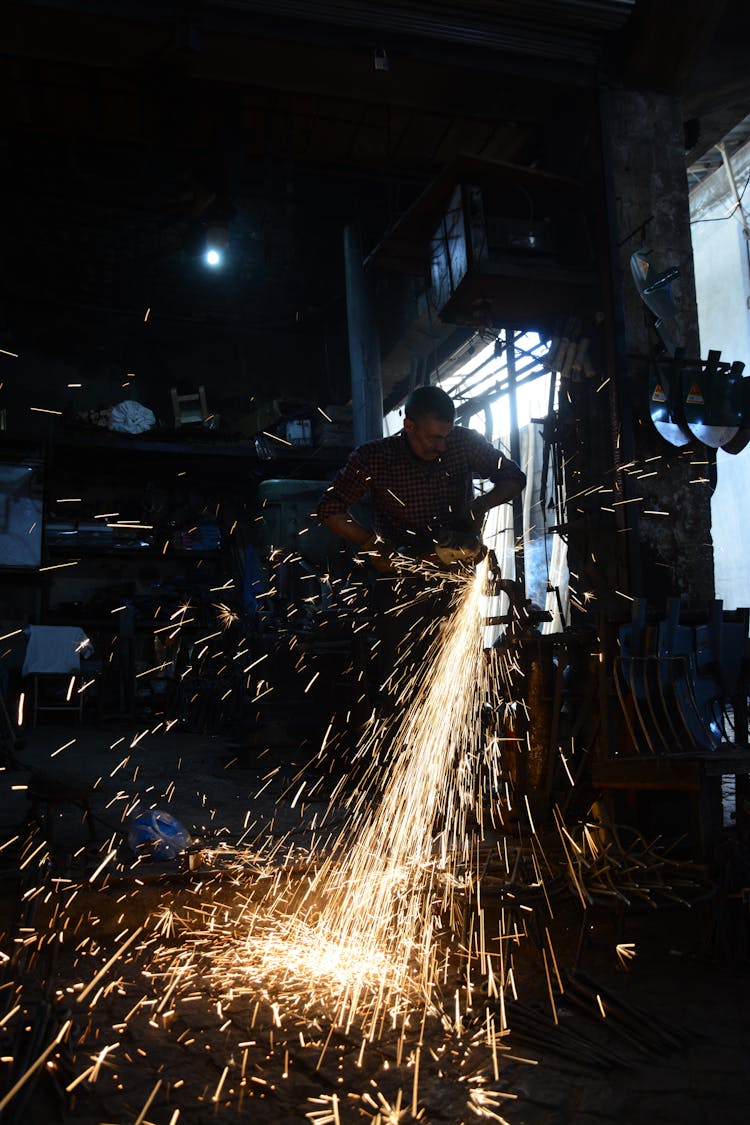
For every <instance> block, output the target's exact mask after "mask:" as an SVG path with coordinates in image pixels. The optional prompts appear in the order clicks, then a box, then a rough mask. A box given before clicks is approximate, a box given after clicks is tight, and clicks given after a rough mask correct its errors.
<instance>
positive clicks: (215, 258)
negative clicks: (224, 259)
mask: <svg viewBox="0 0 750 1125" xmlns="http://www.w3.org/2000/svg"><path fill="white" fill-rule="evenodd" d="M220 264H221V254H220V253H219V251H218V250H207V251H206V265H207V266H213V267H214V268H215V267H216V266H218V265H220Z"/></svg>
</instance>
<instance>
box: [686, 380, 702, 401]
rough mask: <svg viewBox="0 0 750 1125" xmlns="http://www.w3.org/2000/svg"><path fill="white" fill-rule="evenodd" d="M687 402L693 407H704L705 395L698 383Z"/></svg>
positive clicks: (693, 387)
mask: <svg viewBox="0 0 750 1125" xmlns="http://www.w3.org/2000/svg"><path fill="white" fill-rule="evenodd" d="M685 402H689V403H690V405H691V406H703V395H702V394H701V389H700V387H699V386H698V384H697V383H693V385H692V387H691V388H690V390H689V392H688V395H687V398H686V399H685Z"/></svg>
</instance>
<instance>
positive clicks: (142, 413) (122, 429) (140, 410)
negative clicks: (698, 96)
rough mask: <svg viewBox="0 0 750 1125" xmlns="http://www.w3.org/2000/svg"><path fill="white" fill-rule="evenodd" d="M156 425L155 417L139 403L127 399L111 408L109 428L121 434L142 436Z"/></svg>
mask: <svg viewBox="0 0 750 1125" xmlns="http://www.w3.org/2000/svg"><path fill="white" fill-rule="evenodd" d="M155 425H156V415H155V414H154V412H153V410H149V408H148V407H147V406H141V404H140V402H133V400H132V399H128V400H126V401H125V402H118V404H117V406H113V407H112V412H111V414H110V416H109V428H110V430H115V431H116V432H119V433H123V434H143V433H145V432H146V430H152V429H153V428H154V426H155Z"/></svg>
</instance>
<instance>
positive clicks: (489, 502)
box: [469, 469, 526, 520]
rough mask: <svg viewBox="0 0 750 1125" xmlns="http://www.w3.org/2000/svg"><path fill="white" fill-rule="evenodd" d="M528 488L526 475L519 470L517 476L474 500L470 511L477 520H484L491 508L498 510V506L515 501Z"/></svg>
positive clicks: (502, 482)
mask: <svg viewBox="0 0 750 1125" xmlns="http://www.w3.org/2000/svg"><path fill="white" fill-rule="evenodd" d="M525 486H526V474H525V473H524V472H523V471H522V470H521V469H519V470H518V473H517V474H514V475H513V476H512V477H509V478H508V480H503V481H500V482H499V483H498V484H496V485H495V487H494V488H491V489H490V491H489V492H484V493H482V495H481V496H477V497H476V498H475V499H474V500H472V502H471V504H470V505H469V511H470V512H471V514H472V515H473V516H474V518H475V519H478V520H480V519H482V518H483V517H484V516H486V515H487V512H489V510H490V509H491V508H496V507H497V506H498V504H508V503H510V501H511V500H515V498H516V496H519V495H520V494H521V493H522V492H523V490H524V487H525Z"/></svg>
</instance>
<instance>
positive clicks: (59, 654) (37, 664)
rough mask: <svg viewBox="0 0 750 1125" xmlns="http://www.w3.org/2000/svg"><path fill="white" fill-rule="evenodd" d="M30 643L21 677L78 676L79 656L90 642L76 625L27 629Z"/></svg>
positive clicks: (89, 646) (41, 626)
mask: <svg viewBox="0 0 750 1125" xmlns="http://www.w3.org/2000/svg"><path fill="white" fill-rule="evenodd" d="M28 634H29V643H28V646H27V648H26V658H25V660H24V662H23V668H22V669H21V674H22V675H24V676H29V675H36V674H37V673H38V674H53V673H57V674H58V675H59V674H62V673H65V672H79V671H80V669H81V653H82V652H84V651H85V650H89V651H90V649H91V641H90V640H89V639H88V637H87V636H86V634H85V633H84V631H83V629H79V628H78V627H77V626H76V625H30V626H29V628H28Z"/></svg>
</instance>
